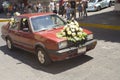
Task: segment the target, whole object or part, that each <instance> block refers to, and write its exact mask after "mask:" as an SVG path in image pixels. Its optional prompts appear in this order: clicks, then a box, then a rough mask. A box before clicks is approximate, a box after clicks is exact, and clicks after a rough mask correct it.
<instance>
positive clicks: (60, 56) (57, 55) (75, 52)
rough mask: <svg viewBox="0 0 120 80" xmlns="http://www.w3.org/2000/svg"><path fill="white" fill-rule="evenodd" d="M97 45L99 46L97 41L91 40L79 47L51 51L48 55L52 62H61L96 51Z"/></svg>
mask: <svg viewBox="0 0 120 80" xmlns="http://www.w3.org/2000/svg"><path fill="white" fill-rule="evenodd" d="M96 44H97V41H96V40H91V41H88V42H86V43H85V44H83V45H79V46H77V47H76V46H74V47H69V48H65V49H61V50H58V51H51V50H49V51H48V53H49V56H50V58H51V60H52V61H60V60H65V59H69V58H72V57H76V56H79V55H81V54H84V53H86V52H87V51H89V50H91V49H94V48H95V46H96Z"/></svg>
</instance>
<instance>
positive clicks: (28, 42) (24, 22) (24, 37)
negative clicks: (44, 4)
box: [17, 18, 35, 51]
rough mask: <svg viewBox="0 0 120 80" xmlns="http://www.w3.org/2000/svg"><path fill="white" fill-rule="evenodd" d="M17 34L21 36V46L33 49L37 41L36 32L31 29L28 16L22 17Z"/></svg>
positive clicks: (29, 49)
mask: <svg viewBox="0 0 120 80" xmlns="http://www.w3.org/2000/svg"><path fill="white" fill-rule="evenodd" d="M17 35H18V36H19V43H20V47H21V48H23V49H25V50H28V51H33V47H34V41H35V40H34V34H33V33H32V31H31V28H30V25H29V20H28V19H27V18H22V19H21V22H20V28H19V31H18V33H17Z"/></svg>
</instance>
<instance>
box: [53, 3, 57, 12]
mask: <svg viewBox="0 0 120 80" xmlns="http://www.w3.org/2000/svg"><path fill="white" fill-rule="evenodd" d="M53 13H56V14H57V5H56V3H55V2H54V10H53Z"/></svg>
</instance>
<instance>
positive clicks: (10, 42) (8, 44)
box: [6, 39, 13, 50]
mask: <svg viewBox="0 0 120 80" xmlns="http://www.w3.org/2000/svg"><path fill="white" fill-rule="evenodd" d="M6 44H7V47H8V49H10V50H12V49H13V44H12V41H11V40H10V39H7V40H6Z"/></svg>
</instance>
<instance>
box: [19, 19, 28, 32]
mask: <svg viewBox="0 0 120 80" xmlns="http://www.w3.org/2000/svg"><path fill="white" fill-rule="evenodd" d="M20 30H22V31H25V32H29V24H28V20H27V18H22V19H21V25H20Z"/></svg>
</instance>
